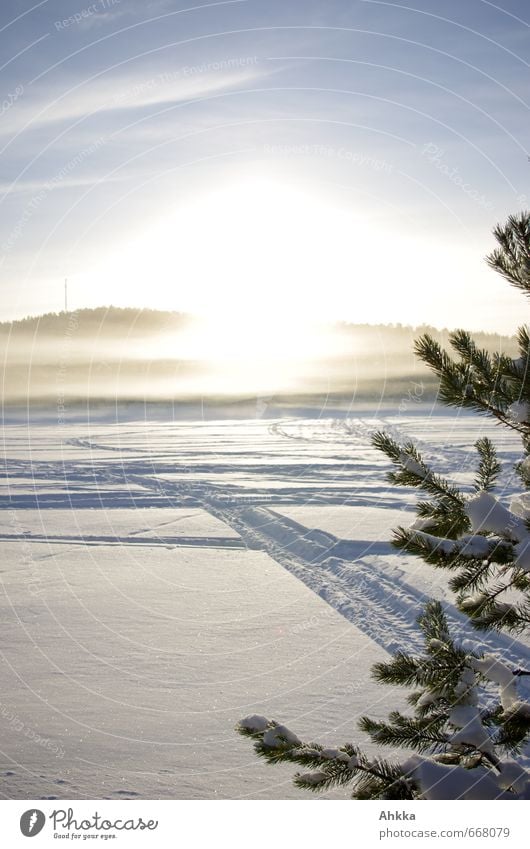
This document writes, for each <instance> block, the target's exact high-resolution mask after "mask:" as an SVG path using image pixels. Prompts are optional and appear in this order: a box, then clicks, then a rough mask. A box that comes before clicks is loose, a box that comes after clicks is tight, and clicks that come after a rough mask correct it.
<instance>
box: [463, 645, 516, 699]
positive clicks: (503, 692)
mask: <svg viewBox="0 0 530 849" xmlns="http://www.w3.org/2000/svg"><path fill="white" fill-rule="evenodd" d="M470 663H471V664H472V665H473V668H474V669H475V671H476V672H480V673H481V675H484V676H485V677H486V678H489V680H490V681H492V682H493V683H494V684H498V686H499V695H500V699H501V704H502V707H503V709H504V710H505V711H507V710H510V709H511V708H512V707H513V705H514V704H515V703H516V702H517V701H518V698H519V697H518V695H517V688H516V684H515V677H514V675H513V672H512V670H511V669H510V667H509V666H507V665H506V664H505V663H503V662H502V661H501V660H499V658H497V657H494V656H493V655H491V654H485V655H484V657H482V658H480V659H479V658H471V660H470Z"/></svg>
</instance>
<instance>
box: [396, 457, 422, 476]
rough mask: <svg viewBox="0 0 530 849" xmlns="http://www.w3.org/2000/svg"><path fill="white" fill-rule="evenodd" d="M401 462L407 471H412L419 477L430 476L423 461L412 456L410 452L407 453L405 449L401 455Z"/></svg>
mask: <svg viewBox="0 0 530 849" xmlns="http://www.w3.org/2000/svg"><path fill="white" fill-rule="evenodd" d="M399 462H400V463H401V465H402V466H403V468H404V469H405V471H406V472H410V473H411V474H413V475H416V476H417V477H419V478H426V477H427V476H428V472H427V470H426V469H424V468H423V466H422V465H421V463H419V462H418V461H417V460H415V459H414V457H410V456H409V455H408V454H405V453H404V452H403V451H402V452H401V454H400V455H399Z"/></svg>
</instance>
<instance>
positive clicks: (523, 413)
mask: <svg viewBox="0 0 530 849" xmlns="http://www.w3.org/2000/svg"><path fill="white" fill-rule="evenodd" d="M507 413H508V418H509V419H511V420H512V422H517V424H524V422H528V421H530V411H529V409H528V404H527V403H526V402H524V401H515V402H514V403H513V404H510V406H509V407H508V410H507Z"/></svg>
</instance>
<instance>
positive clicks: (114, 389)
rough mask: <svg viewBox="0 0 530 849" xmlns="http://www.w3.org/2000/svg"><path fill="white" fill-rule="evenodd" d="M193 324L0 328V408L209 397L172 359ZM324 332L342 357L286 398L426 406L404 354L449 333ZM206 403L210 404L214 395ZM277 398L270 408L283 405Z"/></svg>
mask: <svg viewBox="0 0 530 849" xmlns="http://www.w3.org/2000/svg"><path fill="white" fill-rule="evenodd" d="M193 321H194V319H193V318H192V317H191V316H189V315H186V314H183V313H178V312H165V311H162V310H148V309H134V308H119V307H112V306H110V307H98V308H97V309H82V310H78V311H76V312H68V313H66V312H61V313H47V314H45V315H41V316H30V317H28V318H24V319H20V320H17V321H13V322H3V323H0V355H1V357H2V363H3V369H2V371H3V374H2V378H3V398H4V403H7V404H21V403H26V402H28V401H29V402H30V403H33V402H34V403H45V404H48V403H50V402H52V403H54V404H56V403H63V402H64V403H70V404H73V403H76V402H79V401H86V399H91V400H92V401H97V400H103V401H104V400H123V401H142V400H149V401H157V400H160V401H167V400H179V399H182V400H187V399H189V400H193V399H196V398H198V397H204V396H205V395H207V396H208V394H209V390H208V385H209V384H208V374H209V371H210V370H211V368H212V363H211V362H209V361H208V360H207V359H206V358H205V359H201V358H197V354H195V359H191V358H188V357H186V356H183V355H182V350H181V353H180V355H179V354H177V349H178V347H179V346H178V345H177V342H178V340H179V338H180V334H183V333H184V332H185V331H187V330H188V329H189V328H190V327H191V326H192V325H193ZM329 329H330V328H329V326H328V327H327V331H328V332H329ZM332 330H333V333H334V334H337V336H340V338H341V340H342V344H341V351H342V353H341V355H340V356H338V355H335V356H332V355H330V356H323V357H321V358H320V359H319V360H318V361H314V360H313V361H311V362H308V363H307V367H306V368H305V369H304V371H303V373H302V374H301V375H300V379H299V381H298V384H297V386H296V389H294V390H293V391H292V392H290V393H289V396H290V397H291V398H293V400H296V399H297V398H299V399H303V398H308V399H311V398H312V397H317V396H320V395H322V393H325V394H326V395H327V396H328V397H334V398H337V399H341V398H342V399H344V400H350V401H351V400H359V401H366V402H369V401H371V400H374V401H377V402H380V401H381V400H383V401H384V400H388V401H395V400H398V399H400V398H406V397H407V396H409V395H411V394H412V395H415V396H416V398H417V399H418V398H421V400H422V401H431V400H433V399H434V397H435V391H436V382H435V381H433V379H432V377H431V375H430V373H429V372H428V371H427V370H426V369H425V368H424V367H423V366H422V365H421V364H420V363H419V362H418V361H417V360H416V359H415V357H414V355H413V352H412V346H413V342H414V339H415V338H417V336H419V335H420V334H421V333H424V332H429V333H430V334H431V335H433V336H435V337H436V338H438V339H439V340H440V341H441V342H442V343H443V344H447V337H448V332H449V331H447V330H439V329H436V328H433V327H428V326H421V327H408V326H402V325H399V324H398V325H369V324H348V323H345V322H340V323H337V324H336V325H333V328H332ZM473 335H474V338H475V339H476V341H477V344H478V345H479V346H481V347H484V348H486V349H487V350H489V351H497V350H502V351H504V352H506V353H508V354H514V355H515V354H516V343H515V340H514V339H513V338H510V337H506V336H499V335H497V334H489V333H475V334H473ZM160 340H164V345H162V346H161V345H160V344H159V342H160ZM350 340H351V353H350ZM173 341H174V342H175V353H174V354H173V353H172V342H173ZM273 343H274V340H271V344H273ZM181 349H182V346H181ZM242 356H244V352H242ZM194 381H195V383H196V387H197V388H194ZM212 386H213V384H212ZM210 394H211V395H212V397H219V396H216V395H215V389H212V391H211V393H210ZM280 395H281V392H279V400H285V398H283V399H282V398H280ZM247 397H249V396H248V394H247Z"/></svg>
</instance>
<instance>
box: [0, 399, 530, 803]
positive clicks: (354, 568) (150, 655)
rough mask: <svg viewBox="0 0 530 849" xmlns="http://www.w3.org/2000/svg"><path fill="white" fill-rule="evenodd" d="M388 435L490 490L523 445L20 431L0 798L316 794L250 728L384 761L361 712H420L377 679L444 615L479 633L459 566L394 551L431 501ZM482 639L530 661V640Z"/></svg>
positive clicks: (337, 424) (437, 427)
mask: <svg viewBox="0 0 530 849" xmlns="http://www.w3.org/2000/svg"><path fill="white" fill-rule="evenodd" d="M381 428H383V429H385V430H388V431H389V432H390V433H391V434H392V435H393V436H395V437H396V438H399V439H400V440H402V441H404V440H405V439H406V438H409V437H410V438H412V439H416V438H417V439H419V441H420V443H421V450H422V453H423V454H424V455H425V457H426V459H427V460H428V462H429V463H431V462H432V463H435V464H436V468H437V470H438V469H440V470H441V471H443V472H444V473H445V474H447V476H451V477H452V475H453V472H454V473H455V474H460V475H462V477H463V478H464V477H465V476H466V475H468V476H469V477H470V479H471V478H472V471H473V470H471V471H469V472H468V471H467V468H468V467H469V466H470V458H471V456H472V447H471V446H472V444H473V442H474V441H475V440H476V438H477V436H479V435H481V434H485V435H492V434H493V435H494V437H495V438H496V440H497V439H498V438H500V439H501V454H502V455H503V456H504V457H505V458H507V459H510V460H511V459H513V460H514V459H516V457H517V454H518V451H519V446H518V444H516V441H515V438H511V437H510V438H511V440H512V441H510V439H507V438H506V436H505V435H503V434H501V433H500V432H499V431H497V430H495V429H494V428H493V427H491V429H490V430H488V423H487V422H485V421H484V420H482V419H479V418H476V417H466V416H463V417H461V419H460V420H459V421H456V422H455V420H454V416H453V414H452V413H449V414H448V413H445V412H444V413H437V414H436V415H432V414H428V415H426V414H425V413H423V414H421V415H420V414H416V413H415V414H414V415H411V416H409V417H405V418H403V417H399V416H397V415H396V414H395V412H394V413H392V412H390V413H388V414H382V413H378V414H377V415H375V414H373V413H370V414H368V413H367V414H366V415H363V416H361V415H360V416H357V417H355V418H354V417H351V418H348V419H344V418H334V419H331V418H330V419H326V418H324V417H321V418H320V419H318V420H317V419H292V420H287V419H284V420H281V421H274V422H270V421H267V420H264V419H262V418H260V419H256V420H249V421H228V420H225V421H216V422H208V421H197V422H191V421H188V422H172V421H167V422H154V421H149V422H142V421H136V422H132V421H125V422H117V423H110V422H107V423H106V422H98V423H96V424H92V423H89V422H85V423H83V422H78V423H73V424H67V425H64V426H61V427H55V426H53V425H52V424H39V423H38V422H33V423H31V425H30V426H29V427H28V426H24V425H21V424H20V423H18V424H17V425H14V426H12V425H9V423H8V424H6V425H5V427H4V431H3V448H4V457H5V462H6V468H7V470H8V478H6V482H5V485H4V487H3V488H2V492H1V493H0V503H1V505H2V506H3V507H4V510H3V511H2V512H1V513H0V558H1V559H0V580H1V583H2V595H1V601H0V645H1V647H2V658H1V659H0V670H1V677H2V686H1V690H0V733H1V734H2V737H3V745H2V753H1V754H0V779H1V780H0V793H1V795H2V797H3V798H31V799H36V798H42V797H54V798H55V797H56V798H61V799H72V798H74V799H75V798H137V797H142V798H194V799H202V798H245V797H250V798H260V799H266V798H293V799H295V798H296V799H300V798H307V792H304V791H302V790H299V789H297V788H295V787H293V785H292V775H293V768H292V765H288V764H287V765H279V766H277V767H274V769H273V768H271V767H268V766H267V765H266V764H265V763H264V762H263V761H261V760H258V759H257V758H256V757H255V755H254V753H253V751H252V746H251V745H249V741H248V740H245V739H244V738H242V737H240V736H238V735H237V734H236V733H235V731H234V727H235V725H236V723H237V722H238V720H239V719H240V717H245V718H246V719H247V720H248V721H249V723H251V722H252V721H254V722H255V723H258V724H260V729H259V730H261V726H262V725H263V722H264V721H265V718H266V717H270V718H271V721H272V720H273V719H275V720H276V721H278V722H285V723H287V725H288V727H289V728H292V729H295V730H296V734H297V735H299V737H300V738H301V739H303V740H318V741H319V743H321V744H322V745H325V746H329V748H330V749H334V748H335V747H336V746H340V745H341V744H343V743H344V742H345V741H350V740H351V741H353V742H354V743H356V744H357V743H358V744H359V745H361V746H362V747H363V748H365V747H366V750H367V752H368V754H371V755H375V754H376V753H377V752H378V751H379V747H375V746H371V744H369V743H368V744H367V743H366V740H365V739H364V738H363V737H362V736H361V735H360V733H359V732H358V730H357V725H356V723H357V720H358V718H359V716H361V715H363V714H368V715H370V716H373V717H374V718H375V719H382V718H384V717H386V715H387V713H388V711H389V709H392V708H396V709H402V710H407V709H408V708H407V705H406V703H405V695H406V694H405V693H404V692H402V691H401V690H398V689H397V688H391V687H382V686H380V685H378V684H376V683H375V682H374V681H373V680H372V679H371V678H370V674H369V671H370V668H371V666H372V665H373V664H374V663H375V662H380V661H382V660H386V659H388V657H389V654H388V653H389V652H392V651H394V650H396V649H402V650H403V649H411V650H412V651H416V650H418V651H419V650H421V649H422V639H421V634H420V632H419V629H418V626H417V625H416V618H417V616H418V613H419V612H420V610H421V607H422V604H423V603H424V601H425V599H426V598H427V597H429V596H431V595H435V596H436V597H439V598H442V599H443V600H444V602H445V604H446V607H447V613H448V617H449V621H450V625H451V627H452V628H453V629H457V633H458V635H459V636H460V637H461V638H462V639H466V638H468V639H472V638H473V635H474V636H475V637H476V632H475V631H474V630H473V629H472V628H471V627H470V626H469V624H468V623H467V622H466V620H465V617H463V616H462V615H461V614H460V613H459V612H458V611H457V610H456V609H455V607H454V606H453V604H452V595H451V594H450V593H449V591H448V590H447V575H446V574H445V573H444V570H433V569H432V568H429V567H428V566H426V565H425V564H424V563H423V562H422V561H421V560H420V559H419V558H414V557H412V556H407V555H403V554H400V553H398V552H396V551H395V550H394V549H392V548H391V547H390V545H389V543H388V539H389V537H390V530H391V528H392V527H395V526H396V525H398V524H400V525H407V524H409V523H410V522H409V520H410V519H412V518H413V515H414V514H413V508H414V504H415V502H416V494H415V493H414V492H413V491H412V490H410V489H408V488H397V487H393V486H391V485H390V484H388V483H387V482H386V480H385V473H386V472H387V471H388V467H389V464H388V461H387V460H386V459H385V458H384V457H383V456H382V455H381V454H379V453H378V452H376V451H375V450H374V449H372V448H371V446H370V434H371V433H372V432H373V431H374V430H377V429H381ZM473 459H474V456H473ZM505 485H506V487H507V489H506V493H507V495H510V494H511V491H510V489H509V481H508V479H507V483H506V484H505ZM482 643H483V645H484V650H485V651H487V652H489V653H493V652H500V655H501V658H502V660H503V662H505V663H506V664H508V665H510V666H513V668H516V667H521V668H524V667H527V666H528V664H529V663H530V661H529V653H528V648H527V646H526V645H525V644H524V643H523V642H522V641H521V640H520V639H517V640H514V639H512V638H508V637H503V636H502V635H491V636H490V635H487V637H486V635H485V636H484V638H483V639H482ZM522 687H524V682H521V685H520V688H522ZM519 704H521V703H520V702H519ZM516 706H517V705H516V704H515V705H514V706H513V707H512V710H514V709H516ZM521 709H523V707H522V708H521ZM338 751H340V749H339V750H338ZM385 754H386V753H385ZM389 754H391V753H389ZM346 758H348V756H347V755H346V753H344V752H342V755H341V759H342V760H344V762H346ZM325 759H326V756H325V755H324V756H323V762H324V760H325ZM348 762H349V763H350V765H352V766H353V764H354V763H355V759H353V760H350V759H349V758H348ZM329 795H330V797H333V798H335V797H337V796H338V797H339V798H344V797H345V796H347V795H348V791H347V790H346V791H343V790H341V791H336V793H335V796H334V794H333V793H330V794H329Z"/></svg>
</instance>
